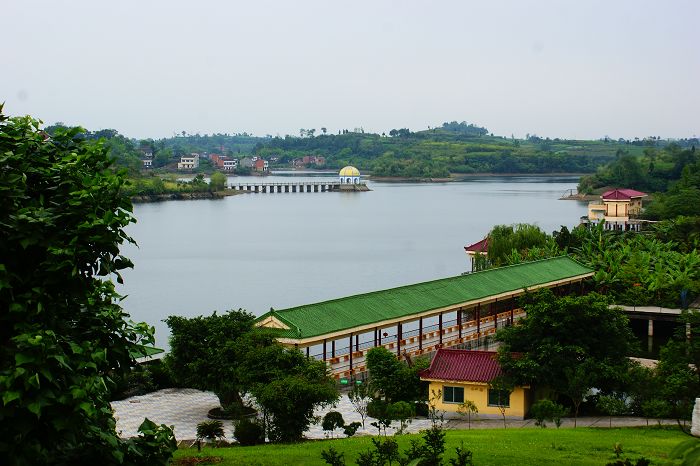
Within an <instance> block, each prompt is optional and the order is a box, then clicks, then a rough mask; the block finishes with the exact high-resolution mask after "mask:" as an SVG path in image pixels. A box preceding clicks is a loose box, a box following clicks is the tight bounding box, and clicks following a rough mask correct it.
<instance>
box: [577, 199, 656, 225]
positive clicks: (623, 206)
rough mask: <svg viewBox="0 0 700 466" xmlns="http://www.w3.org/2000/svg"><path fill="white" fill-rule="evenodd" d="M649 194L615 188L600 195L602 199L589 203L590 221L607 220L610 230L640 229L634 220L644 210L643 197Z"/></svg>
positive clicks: (637, 222) (638, 223)
mask: <svg viewBox="0 0 700 466" xmlns="http://www.w3.org/2000/svg"><path fill="white" fill-rule="evenodd" d="M646 196H647V195H646V194H645V193H643V192H640V191H635V190H634V189H613V190H611V191H607V192H605V193H603V195H602V196H600V199H601V200H600V201H594V202H590V203H589V204H588V221H590V222H593V223H599V222H605V228H606V229H608V230H624V231H628V230H634V231H637V230H639V226H640V222H639V221H638V220H634V217H636V216H638V215H639V214H640V213H641V212H642V199H643V198H644V197H646Z"/></svg>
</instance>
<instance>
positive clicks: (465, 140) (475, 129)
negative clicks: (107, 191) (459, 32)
mask: <svg viewBox="0 0 700 466" xmlns="http://www.w3.org/2000/svg"><path fill="white" fill-rule="evenodd" d="M61 127H62V125H61V124H58V123H57V124H56V125H52V126H49V127H47V128H46V131H47V132H49V133H51V132H52V131H55V130H56V129H57V128H61ZM85 137H89V138H95V139H97V138H104V139H105V143H106V145H107V146H108V147H110V149H111V151H112V155H113V156H114V157H115V158H116V159H117V162H118V163H119V164H120V165H122V166H125V167H128V168H129V169H130V170H131V171H134V172H137V171H138V170H139V168H140V162H139V159H140V158H141V157H142V156H143V154H145V153H150V154H152V155H153V157H154V166H155V167H156V168H157V167H168V166H172V164H173V163H175V162H176V161H177V159H178V158H179V156H180V155H182V154H189V153H190V152H199V153H223V154H229V155H233V156H234V157H236V156H241V157H242V156H244V155H249V154H255V155H259V156H262V157H264V158H266V159H270V158H276V159H277V160H276V161H275V162H274V163H273V164H272V166H273V168H280V167H288V166H289V164H290V162H291V161H292V160H293V159H295V158H299V157H303V156H305V155H319V156H323V157H325V158H326V166H327V167H329V168H340V167H342V166H345V165H355V166H356V167H358V168H359V169H360V170H362V171H363V172H371V173H372V174H373V175H375V176H384V177H408V178H443V177H447V176H449V175H451V174H452V175H454V174H472V173H500V174H529V173H533V174H534V173H554V174H556V173H593V172H595V171H596V169H597V168H598V167H600V166H602V165H604V164H606V163H608V162H610V161H612V160H615V158H616V157H619V156H620V154H629V155H632V156H639V155H641V154H642V153H643V151H644V149H645V148H650V147H657V148H658V147H664V146H666V145H667V144H668V143H669V142H668V141H664V140H661V139H658V138H646V139H643V140H639V139H635V140H633V141H632V140H611V139H607V138H606V139H604V140H595V141H588V140H566V139H559V138H555V139H550V138H540V137H538V136H535V135H532V136H530V135H528V136H527V137H526V139H516V138H513V137H511V138H506V137H502V136H494V135H493V134H491V133H489V131H488V130H487V129H486V128H483V127H480V126H477V125H474V124H469V123H467V122H456V121H453V122H446V123H443V124H442V125H441V126H439V127H436V128H430V129H427V130H423V131H415V132H413V131H410V130H409V129H407V128H400V129H392V130H391V131H389V132H388V134H387V133H382V134H376V133H365V132H364V131H363V130H361V129H356V130H353V131H349V130H343V131H340V132H339V133H338V134H326V130H325V128H322V133H321V134H319V135H316V130H315V129H309V130H303V129H302V130H300V136H291V135H287V136H285V137H272V136H266V137H256V136H253V135H250V134H247V133H238V134H211V135H200V134H195V135H192V134H187V133H185V132H183V133H182V135H178V136H174V137H170V138H164V139H158V140H153V139H143V140H136V139H130V138H127V137H125V136H123V135H120V134H119V133H117V131H115V130H101V131H95V132H91V131H88V132H87V133H86V135H85ZM693 141H695V144H696V145H697V140H682V141H674V143H676V144H678V145H680V146H681V147H685V146H687V147H690V145H691V144H692V143H693ZM210 169H212V167H211V166H210V165H208V164H207V163H204V164H203V165H202V170H210Z"/></svg>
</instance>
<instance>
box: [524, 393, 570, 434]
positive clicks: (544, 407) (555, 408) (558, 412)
mask: <svg viewBox="0 0 700 466" xmlns="http://www.w3.org/2000/svg"><path fill="white" fill-rule="evenodd" d="M564 416H566V409H565V408H564V407H563V406H562V405H560V404H559V403H555V402H553V401H552V400H546V399H545V400H540V401H538V402H536V403H533V405H532V406H531V407H530V417H532V418H534V419H535V425H536V426H540V427H543V428H544V427H547V424H546V422H545V421H552V422H554V424H555V425H556V426H557V428H559V426H561V418H562V417H564Z"/></svg>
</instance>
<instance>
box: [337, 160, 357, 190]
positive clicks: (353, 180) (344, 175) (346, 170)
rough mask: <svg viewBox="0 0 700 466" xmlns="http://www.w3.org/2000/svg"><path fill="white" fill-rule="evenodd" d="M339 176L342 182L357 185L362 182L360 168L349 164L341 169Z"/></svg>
mask: <svg viewBox="0 0 700 466" xmlns="http://www.w3.org/2000/svg"><path fill="white" fill-rule="evenodd" d="M338 176H339V177H340V184H341V185H344V184H351V185H356V184H360V170H358V169H357V168H355V167H353V166H351V165H348V166H346V167H343V168H342V169H341V170H340V173H338Z"/></svg>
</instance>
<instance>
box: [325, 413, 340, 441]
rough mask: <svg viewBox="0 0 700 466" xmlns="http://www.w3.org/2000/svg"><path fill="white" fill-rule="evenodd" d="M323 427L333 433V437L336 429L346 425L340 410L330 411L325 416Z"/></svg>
mask: <svg viewBox="0 0 700 466" xmlns="http://www.w3.org/2000/svg"><path fill="white" fill-rule="evenodd" d="M321 427H323V430H326V431H329V432H330V433H331V437H333V431H334V430H335V429H337V428H339V427H340V428H342V427H345V420H344V419H343V415H342V414H340V413H339V412H338V411H328V412H327V413H326V415H325V416H324V417H323V423H322V424H321Z"/></svg>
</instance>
